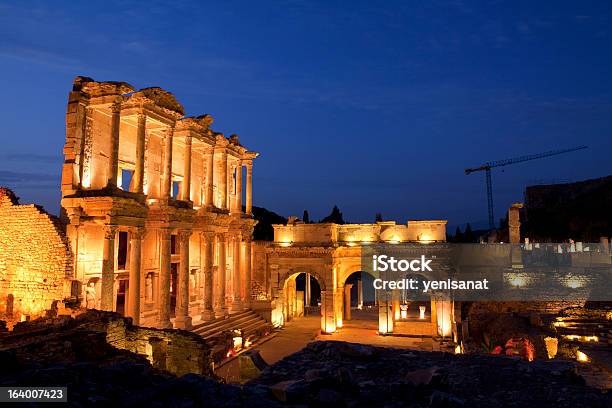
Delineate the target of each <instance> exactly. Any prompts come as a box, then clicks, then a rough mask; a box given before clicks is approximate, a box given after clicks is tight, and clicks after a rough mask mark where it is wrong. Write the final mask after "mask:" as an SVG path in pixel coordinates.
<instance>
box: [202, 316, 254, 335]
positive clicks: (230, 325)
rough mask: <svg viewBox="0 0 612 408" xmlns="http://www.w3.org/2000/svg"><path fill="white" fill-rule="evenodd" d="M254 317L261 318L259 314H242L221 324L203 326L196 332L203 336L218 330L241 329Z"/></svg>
mask: <svg viewBox="0 0 612 408" xmlns="http://www.w3.org/2000/svg"><path fill="white" fill-rule="evenodd" d="M254 319H260V317H259V316H257V315H246V316H241V317H239V318H237V319H227V320H226V321H225V322H223V324H220V325H219V324H217V325H215V326H213V327H202V328H200V329H198V330H197V331H195V333H197V334H199V335H201V336H207V335H208V334H210V333H214V332H218V331H225V330H232V329H240V328H242V326H244V325H246V324H248V323H249V322H250V321H252V320H254Z"/></svg>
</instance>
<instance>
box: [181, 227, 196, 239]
mask: <svg viewBox="0 0 612 408" xmlns="http://www.w3.org/2000/svg"><path fill="white" fill-rule="evenodd" d="M192 233H193V231H192V230H187V229H182V230H179V232H178V236H179V238H180V239H189V237H191V234H192Z"/></svg>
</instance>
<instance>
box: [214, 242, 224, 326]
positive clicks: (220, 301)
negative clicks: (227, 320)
mask: <svg viewBox="0 0 612 408" xmlns="http://www.w3.org/2000/svg"><path fill="white" fill-rule="evenodd" d="M217 250H218V251H219V252H218V254H219V258H218V262H219V264H218V265H217V273H218V275H219V280H218V282H219V292H218V293H217V296H218V298H217V309H216V310H215V317H222V316H225V314H226V310H227V309H226V306H225V269H226V265H225V262H226V261H225V235H223V234H218V235H217Z"/></svg>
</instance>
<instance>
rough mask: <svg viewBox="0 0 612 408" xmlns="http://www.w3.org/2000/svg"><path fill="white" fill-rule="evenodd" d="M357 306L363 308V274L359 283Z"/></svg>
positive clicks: (360, 275)
mask: <svg viewBox="0 0 612 408" xmlns="http://www.w3.org/2000/svg"><path fill="white" fill-rule="evenodd" d="M357 306H358V307H359V306H360V307H363V272H360V273H359V280H358V281H357Z"/></svg>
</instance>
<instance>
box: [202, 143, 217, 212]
mask: <svg viewBox="0 0 612 408" xmlns="http://www.w3.org/2000/svg"><path fill="white" fill-rule="evenodd" d="M214 165H215V162H214V161H213V150H212V149H211V150H210V151H209V152H206V186H205V187H204V204H206V205H207V206H213V205H214V202H213V166H214Z"/></svg>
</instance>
